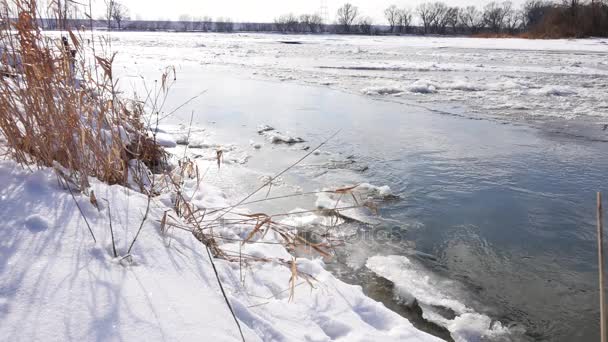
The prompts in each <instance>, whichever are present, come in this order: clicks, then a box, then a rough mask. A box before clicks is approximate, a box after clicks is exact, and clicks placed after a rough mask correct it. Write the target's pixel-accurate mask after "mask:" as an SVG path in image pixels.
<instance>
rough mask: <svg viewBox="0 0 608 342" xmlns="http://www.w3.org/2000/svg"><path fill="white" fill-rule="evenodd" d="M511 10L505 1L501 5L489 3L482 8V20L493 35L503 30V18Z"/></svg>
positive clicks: (508, 3) (509, 4)
mask: <svg viewBox="0 0 608 342" xmlns="http://www.w3.org/2000/svg"><path fill="white" fill-rule="evenodd" d="M511 10H512V5H511V2H510V1H505V2H504V3H502V4H499V3H497V2H494V1H493V2H490V3H489V4H487V5H486V6H485V7H484V11H483V18H484V22H485V24H486V26H488V28H489V29H490V30H492V31H493V32H494V33H500V30H501V29H502V28H503V25H504V20H505V16H506V15H507V13H508V12H509V11H511Z"/></svg>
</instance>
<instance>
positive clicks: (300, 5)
mask: <svg viewBox="0 0 608 342" xmlns="http://www.w3.org/2000/svg"><path fill="white" fill-rule="evenodd" d="M94 1H96V2H97V4H96V9H95V11H98V12H99V14H96V13H94V15H95V16H96V17H97V16H99V15H101V14H102V13H101V9H102V6H103V3H104V1H103V0H94ZM118 1H120V2H122V3H123V4H124V5H126V6H127V7H128V8H129V10H130V13H131V17H132V18H133V19H136V18H140V19H171V20H176V19H178V17H179V16H180V15H182V14H189V15H192V16H210V17H212V18H217V17H230V18H231V19H232V20H234V21H252V22H272V20H273V19H274V18H275V17H277V16H279V15H281V14H285V13H290V12H291V13H294V14H297V15H299V14H302V13H316V12H319V10H320V8H321V2H322V1H321V0H122V1H121V0H118ZM522 1H523V0H512V2H513V3H514V4H515V5H516V6H519V5H520V4H521V3H522ZM345 2H347V0H326V3H327V7H328V12H329V19H330V20H331V21H333V20H335V16H336V15H335V14H336V11H337V9H338V7H340V6H341V5H343V4H344V3H345ZM349 2H350V3H352V4H354V5H356V6H358V7H359V9H360V12H361V14H363V15H366V16H370V17H372V18H373V20H374V21H375V22H376V23H383V22H384V15H383V12H384V9H385V8H386V7H388V6H389V5H391V4H396V5H398V6H401V7H409V8H415V7H416V6H417V5H418V4H420V3H421V2H424V0H409V1H404V0H350V1H349ZM444 2H445V3H446V4H448V5H451V6H466V5H471V4H474V5H478V6H483V5H485V4H487V3H488V2H490V1H489V0H444Z"/></svg>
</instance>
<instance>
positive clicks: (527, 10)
mask: <svg viewBox="0 0 608 342" xmlns="http://www.w3.org/2000/svg"><path fill="white" fill-rule="evenodd" d="M552 9H553V6H552V4H551V3H549V2H548V1H546V0H528V1H526V3H525V4H524V5H523V15H524V18H522V23H523V25H524V26H525V27H526V28H530V27H534V26H536V25H539V24H540V23H541V21H542V20H543V18H544V17H545V16H546V15H547V13H548V12H549V11H551V10H552Z"/></svg>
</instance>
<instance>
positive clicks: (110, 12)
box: [105, 0, 129, 30]
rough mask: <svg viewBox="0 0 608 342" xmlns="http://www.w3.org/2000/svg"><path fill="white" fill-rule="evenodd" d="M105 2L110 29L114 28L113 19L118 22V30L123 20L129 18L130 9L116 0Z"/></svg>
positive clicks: (106, 17) (106, 0)
mask: <svg viewBox="0 0 608 342" xmlns="http://www.w3.org/2000/svg"><path fill="white" fill-rule="evenodd" d="M105 2H106V13H105V19H106V20H107V22H108V30H111V29H112V20H114V21H115V22H116V25H117V26H118V30H120V29H121V26H122V22H123V21H124V20H128V19H129V9H128V8H127V7H126V6H124V5H123V4H121V3H120V2H118V1H116V0H105Z"/></svg>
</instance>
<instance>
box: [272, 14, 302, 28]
mask: <svg viewBox="0 0 608 342" xmlns="http://www.w3.org/2000/svg"><path fill="white" fill-rule="evenodd" d="M274 24H275V26H276V28H277V30H279V31H280V32H283V33H285V32H297V31H298V26H300V22H299V21H298V18H296V16H295V15H293V14H292V13H289V14H285V15H282V16H280V17H278V18H276V19H275V20H274Z"/></svg>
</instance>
